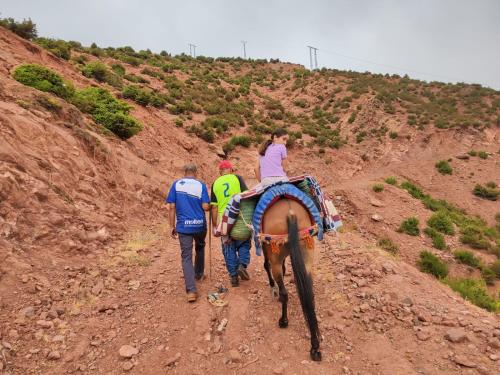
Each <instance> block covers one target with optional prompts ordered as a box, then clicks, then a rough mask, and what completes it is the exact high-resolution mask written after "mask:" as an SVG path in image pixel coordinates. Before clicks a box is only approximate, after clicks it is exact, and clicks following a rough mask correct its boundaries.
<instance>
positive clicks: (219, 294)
mask: <svg viewBox="0 0 500 375" xmlns="http://www.w3.org/2000/svg"><path fill="white" fill-rule="evenodd" d="M227 291H228V290H227V288H224V287H223V286H220V287H219V288H218V289H217V291H216V292H210V293H208V296H207V299H208V302H210V303H211V304H212V305H214V306H219V307H221V306H226V305H227V304H228V303H229V301H227V300H225V299H224V298H225V297H226V293H227Z"/></svg>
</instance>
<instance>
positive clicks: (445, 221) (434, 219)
mask: <svg viewBox="0 0 500 375" xmlns="http://www.w3.org/2000/svg"><path fill="white" fill-rule="evenodd" d="M427 225H428V226H430V227H431V228H434V229H435V230H437V231H438V232H441V233H444V234H449V235H453V234H455V228H454V227H453V221H452V220H451V218H450V216H449V215H448V214H446V212H444V211H438V212H436V213H434V214H432V216H431V217H430V218H429V220H427Z"/></svg>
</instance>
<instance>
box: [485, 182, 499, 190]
mask: <svg viewBox="0 0 500 375" xmlns="http://www.w3.org/2000/svg"><path fill="white" fill-rule="evenodd" d="M497 186H498V185H497V183H496V182H495V181H489V182H487V183H486V187H488V188H490V189H495V188H496V187H497Z"/></svg>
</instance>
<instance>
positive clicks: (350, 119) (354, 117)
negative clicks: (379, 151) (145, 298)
mask: <svg viewBox="0 0 500 375" xmlns="http://www.w3.org/2000/svg"><path fill="white" fill-rule="evenodd" d="M356 115H357V112H356V111H354V112H352V113H351V115H350V116H349V118H348V119H347V122H348V123H349V124H352V123H353V122H354V121H355V120H356ZM358 143H360V142H358Z"/></svg>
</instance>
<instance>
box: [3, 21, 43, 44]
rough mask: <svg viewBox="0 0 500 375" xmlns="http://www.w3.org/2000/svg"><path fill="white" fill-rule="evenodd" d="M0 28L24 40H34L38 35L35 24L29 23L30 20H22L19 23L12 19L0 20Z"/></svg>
mask: <svg viewBox="0 0 500 375" xmlns="http://www.w3.org/2000/svg"><path fill="white" fill-rule="evenodd" d="M0 26H3V27H5V28H6V29H9V30H10V31H12V32H13V33H15V34H17V35H19V36H20V37H21V38H24V39H34V38H36V37H37V35H38V33H37V31H36V24H34V23H33V21H31V18H28V19H23V20H22V21H21V22H17V21H16V20H14V18H1V19H0Z"/></svg>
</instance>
